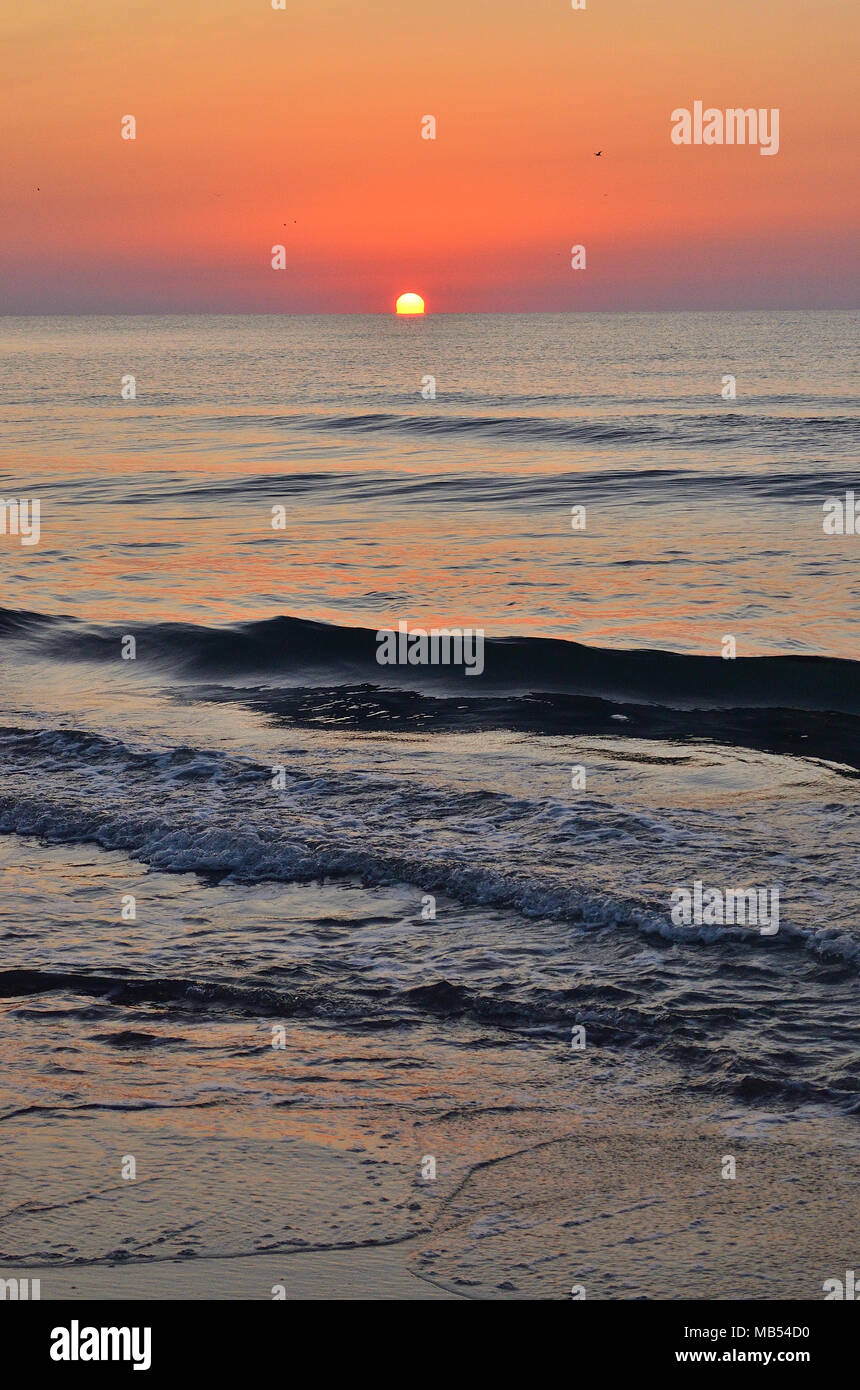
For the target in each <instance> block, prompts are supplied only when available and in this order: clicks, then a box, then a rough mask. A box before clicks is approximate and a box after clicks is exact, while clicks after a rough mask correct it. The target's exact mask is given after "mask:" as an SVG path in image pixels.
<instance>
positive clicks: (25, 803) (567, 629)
mask: <svg viewBox="0 0 860 1390" xmlns="http://www.w3.org/2000/svg"><path fill="white" fill-rule="evenodd" d="M856 341H857V315H856V314H850V313H800V312H798V313H793V312H785V313H772V312H767V313H765V312H761V313H758V312H749V313H684V314H681V313H679V314H644V313H643V314H603V315H600V314H582V315H579V314H569V315H557V316H556V315H474V316H470V315H446V316H439V317H433V316H427V317H425V318H423V319H421V318H419V319H395V318H394V317H388V316H368V317H361V316H343V317H340V316H326V317H262V316H260V317H216V316H198V317H125V318H123V317H116V318H111V317H93V318H75V317H58V318H5V319H0V414H2V420H3V430H2V441H0V474H1V475H2V477H0V497H2V498H3V499H4V500H5V502H6V508H5V513H4V516H5V520H6V523H7V524H6V527H5V534H2V535H0V564H2V578H3V583H2V591H0V640H2V648H0V661H2V668H0V670H2V674H0V755H2V778H0V832H2V834H0V863H1V864H2V874H3V882H4V888H5V892H4V893H3V895H2V905H0V914H2V916H0V929H2V940H3V960H2V967H0V1063H2V1070H1V1071H0V1078H2V1079H0V1122H2V1134H3V1139H4V1144H3V1155H2V1158H0V1171H2V1174H3V1184H2V1186H3V1191H4V1198H3V1201H4V1211H5V1212H6V1215H5V1216H4V1217H3V1219H2V1221H0V1264H2V1265H3V1267H4V1269H7V1270H8V1269H10V1268H14V1269H18V1270H20V1271H21V1272H22V1273H29V1274H31V1275H35V1276H36V1277H40V1278H41V1280H42V1296H43V1297H49V1296H51V1292H52V1290H53V1291H54V1293H55V1294H56V1296H59V1295H60V1294H67V1293H69V1292H72V1293H81V1292H90V1293H92V1292H96V1293H104V1292H106V1291H107V1292H108V1293H112V1294H113V1295H114V1296H130V1297H131V1296H136V1295H139V1294H140V1293H141V1291H143V1292H144V1293H145V1294H146V1295H147V1296H161V1295H163V1294H164V1293H165V1292H170V1291H173V1292H176V1291H177V1290H178V1291H179V1292H180V1295H181V1296H189V1297H212V1296H220V1297H230V1296H238V1292H239V1291H240V1290H241V1291H243V1292H244V1293H245V1294H246V1295H247V1296H258V1297H271V1296H272V1289H273V1288H275V1287H279V1286H280V1285H281V1284H282V1285H283V1287H286V1288H287V1289H290V1288H295V1287H297V1284H296V1280H298V1279H299V1277H300V1276H299V1274H298V1273H297V1270H298V1268H299V1265H300V1264H301V1268H302V1270H304V1271H306V1270H307V1269H308V1268H310V1264H309V1261H311V1260H315V1261H316V1262H317V1266H318V1267H319V1269H322V1268H323V1267H325V1269H326V1270H327V1271H329V1272H328V1273H327V1274H326V1278H330V1279H331V1280H332V1281H333V1288H334V1293H333V1295H332V1296H346V1295H348V1293H349V1290H350V1288H351V1287H352V1285H351V1283H350V1280H351V1279H353V1278H358V1275H357V1274H355V1273H354V1270H355V1268H356V1261H358V1260H359V1259H360V1258H361V1257H362V1253H363V1254H364V1255H368V1254H369V1252H380V1251H388V1252H389V1253H391V1254H392V1258H394V1257H395V1256H396V1260H397V1263H396V1265H386V1266H385V1270H384V1271H383V1272H379V1271H377V1274H375V1275H374V1278H378V1281H379V1282H378V1289H379V1290H380V1295H379V1296H383V1293H384V1291H385V1289H387V1288H389V1287H392V1288H395V1287H396V1289H397V1290H399V1291H400V1292H401V1294H402V1292H403V1290H404V1289H407V1290H408V1289H421V1290H424V1291H428V1290H429V1291H431V1292H436V1293H439V1294H440V1295H449V1296H454V1295H459V1296H467V1297H479V1298H484V1297H496V1298H498V1297H501V1298H504V1297H508V1298H523V1297H526V1298H533V1297H534V1298H538V1297H540V1298H543V1297H549V1298H556V1297H559V1298H560V1297H570V1296H571V1292H570V1291H571V1289H572V1288H577V1289H578V1288H582V1289H584V1290H587V1296H588V1297H589V1298H591V1297H596V1298H642V1297H658V1298H677V1297H684V1296H686V1297H703V1298H705V1297H708V1298H736V1297H737V1298H775V1297H789V1298H814V1297H820V1296H821V1295H820V1289H821V1285H822V1281H823V1280H824V1279H826V1278H827V1277H829V1276H833V1275H840V1276H841V1272H842V1271H844V1270H845V1269H847V1268H851V1267H853V1266H852V1259H854V1260H855V1262H856V1251H854V1250H852V1249H851V1229H850V1227H851V1221H850V1219H849V1218H851V1217H852V1215H854V1214H856V1210H857V1200H856V1191H857V1177H858V1172H860V1165H858V1153H857V1133H856V1116H857V1113H858V1077H860V1054H858V1047H857V974H858V962H860V923H858V916H857V909H856V902H857V892H856V880H857V864H858V840H860V826H858V816H857V810H858V776H860V681H858V642H857V618H856V612H857V601H858V597H860V581H858V565H857V558H858V537H857V535H856V534H855V533H854V527H853V525H852V524H851V523H850V520H849V521H847V522H846V524H845V525H844V527H843V528H842V529H841V531H840V530H837V529H834V528H833V527H831V528H830V529H827V528H826V527H825V524H824V521H825V518H826V516H827V514H828V499H830V509H831V511H832V501H833V499H837V500H838V501H841V502H842V503H843V504H844V506H845V509H846V515H849V516H850V513H851V508H852V506H853V492H856V494H857V496H858V498H860V487H858V486H857V483H858V478H857V469H856V444H857V411H856V347H855V344H856ZM849 497H850V499H851V500H849V501H846V499H848V498H849ZM11 499H17V500H18V501H19V502H20V501H22V500H23V499H27V500H29V501H30V503H31V515H32V502H33V501H34V500H37V501H38V504H39V507H38V531H39V534H38V539H37V540H35V542H34V543H28V538H27V537H26V536H25V535H21V534H18V535H16V534H14V530H15V527H14V525H13V513H12V511H10V506H9V503H10V500H11ZM857 529H860V523H859V524H858V528H857ZM29 539H30V540H31V541H32V540H33V537H30V538H29ZM398 623H406V624H408V626H409V628H410V629H414V628H417V627H421V628H423V629H427V630H429V629H433V628H446V629H450V628H455V627H460V628H464V629H471V630H480V631H481V632H482V633H483V634H484V650H483V663H482V664H483V669H482V671H481V672H480V674H479V673H478V672H477V671H475V672H473V673H467V672H466V670H465V669H464V668H463V667H462V666H460V667H458V666H457V665H449V666H440V665H436V666H431V665H421V664H416V665H381V664H380V663H379V661H378V660H377V650H378V642H377V632H379V631H380V630H383V629H396V628H397V625H398ZM697 884H698V885H699V889H698V893H699V898H698V901H700V902H701V898H702V894H703V893H704V892H707V891H708V890H714V894H715V897H714V899H713V900H716V897H717V896H718V897H719V899H720V902H725V901H726V900H727V895H728V894H730V893H731V894H736V893H741V892H744V893H745V892H747V891H748V890H750V889H753V888H754V889H756V890H761V893H762V894H765V895H769V897H768V898H767V901H768V902H769V903H770V904H771V905H773V903H774V902H776V903H778V914H777V919H776V920H777V921H778V930H775V931H773V932H770V931H764V930H762V929H761V926H760V924H759V925H756V926H754V925H750V923H749V921H740V922H738V921H737V920H735V921H726V920H720V917H719V913H718V911H717V910H715V911H713V912H712V913H711V916H710V918H707V917H706V918H705V919H704V920H697V921H691V922H683V921H679V920H678V912H677V910H675V911H673V906H674V904H676V903H677V901H678V898H677V896H676V897H674V898H673V894H676V895H677V894H678V893H679V891H680V890H688V891H689V893H690V895H691V900H692V897H693V895H694V893H695V892H696V891H697V890H696V887H695V885H697ZM774 895H775V896H774ZM764 900H765V899H764V898H762V899H761V901H762V902H763V901H764ZM698 915H699V916H701V914H698ZM727 1157H731V1158H732V1159H733V1161H734V1162H735V1164H736V1170H737V1173H736V1176H732V1177H727V1175H726V1172H725V1171H724V1168H725V1164H724V1160H725V1159H726V1158H727ZM128 1159H133V1160H134V1163H133V1164H132V1165H129V1164H128V1162H127V1160H128ZM429 1160H432V1162H429ZM131 1168H133V1169H134V1174H133V1175H132V1176H129V1172H130V1171H131ZM34 1194H35V1196H34ZM338 1253H339V1254H340V1255H342V1257H343V1258H342V1260H341V1261H340V1262H338V1261H337V1260H336V1261H335V1265H334V1273H333V1274H332V1273H331V1268H332V1266H331V1260H332V1258H333V1257H334V1256H335V1255H338ZM302 1262H303V1263H302ZM326 1262H328V1263H326ZM231 1271H232V1272H231ZM240 1272H241V1273H240ZM301 1277H303V1278H304V1277H306V1276H305V1275H302V1276H301ZM386 1279H389V1280H393V1281H394V1282H393V1284H390V1285H389V1284H386V1282H385V1280H386ZM398 1280H400V1281H401V1282H398ZM402 1281H405V1282H402ZM407 1296H415V1295H414V1294H413V1293H409V1294H408V1295H407ZM574 1296H580V1295H574Z"/></svg>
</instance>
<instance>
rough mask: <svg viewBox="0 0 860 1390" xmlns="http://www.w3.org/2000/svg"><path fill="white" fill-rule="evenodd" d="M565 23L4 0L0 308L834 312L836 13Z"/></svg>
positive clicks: (845, 187)
mask: <svg viewBox="0 0 860 1390" xmlns="http://www.w3.org/2000/svg"><path fill="white" fill-rule="evenodd" d="M587 3H588V7H587V9H586V10H585V11H581V12H579V11H573V10H572V9H571V7H570V3H569V0H430V3H428V4H409V3H407V0H362V3H361V4H360V5H359V4H349V3H345V0H287V8H286V10H284V11H279V10H278V11H276V10H273V9H272V8H271V0H181V2H180V0H130V2H129V0H123V3H120V2H119V0H74V3H69V4H63V3H60V0H27V3H26V5H20V6H15V7H14V13H13V12H11V11H12V10H13V6H12V5H11V3H10V0H7V6H6V8H7V14H6V15H5V16H4V17H3V19H2V20H0V79H2V80H0V139H2V148H3V158H2V161H0V205H2V209H3V216H2V219H0V310H2V311H3V312H11V313H26V312H39V313H50V312H61V311H72V312H86V311H88V310H89V311H93V312H111V311H117V312H121V311H126V310H127V311H135V312H146V311H152V312H164V311H172V310H176V311H194V310H200V311H224V312H230V311H235V312H241V311H259V312H281V311H296V312H329V311H338V310H344V311H360V312H365V311H368V312H369V311H377V310H383V311H384V310H390V309H391V308H393V303H394V299H395V298H396V296H397V294H399V293H400V292H401V291H402V290H405V289H413V290H417V291H418V292H419V293H421V294H422V295H424V297H425V299H426V300H427V305H428V309H430V310H431V311H433V310H436V311H448V312H452V311H453V312H456V311H471V310H529V309H576V308H591V309H594V308H607V309H623V308H628V307H629V308H661V307H669V308H672V307H678V308H683V307H704V308H710V307H714V308H718V307H723V306H725V307H735V306H750V307H754V306H770V305H772V306H785V307H795V306H796V307H802V306H806V305H809V306H829V305H836V306H839V305H854V304H856V303H857V297H856V289H855V288H853V286H856V280H855V281H854V282H853V286H852V279H851V274H850V269H851V264H852V242H853V241H854V240H855V238H856V225H857V218H856V214H857V195H856V189H857V187H858V186H859V185H860V179H858V169H857V163H856V157H855V156H854V155H853V154H852V150H856V149H857V147H858V139H857V135H858V132H857V118H856V115H855V114H854V113H855V110H856V105H857V103H856V100H852V87H853V85H854V70H855V68H856V52H857V37H858V21H857V15H858V12H860V10H858V6H857V4H856V0H816V3H814V4H811V3H809V0H783V3H779V0H726V2H724V3H716V2H715V3H705V0H667V2H666V3H662V4H659V3H653V4H652V3H646V2H645V0H587ZM697 98H701V99H702V100H704V102H705V104H706V105H713V106H716V107H721V108H725V107H728V106H756V107H760V106H764V107H774V106H775V107H779V109H780V113H781V116H780V125H781V131H780V152H779V154H778V155H776V156H775V157H772V158H765V157H762V156H761V155H760V154H759V152H758V150H757V149H755V148H737V147H735V148H730V147H693V148H679V147H677V146H675V145H673V144H672V143H671V141H670V139H669V131H670V113H671V111H672V110H673V109H674V108H676V107H679V106H687V107H692V104H693V101H694V100H695V99H697ZM127 114H132V115H134V116H135V117H136V121H137V139H136V140H135V141H126V140H122V139H121V138H120V121H121V117H122V116H124V115H127ZM427 114H432V115H434V116H435V117H436V121H437V138H436V140H435V141H430V140H422V139H421V137H420V124H421V118H422V116H424V115H427ZM599 149H602V150H603V151H604V153H603V155H602V156H601V157H600V158H599V159H595V158H594V153H593V152H594V151H595V150H599ZM37 188H38V189H39V191H38V192H37V191H36V190H37ZM285 223H286V226H285V225H284V224H285ZM276 243H283V244H284V245H285V246H286V249H287V269H286V270H285V271H282V272H281V271H277V272H276V271H273V270H272V269H271V266H270V259H271V247H272V246H273V245H274V244H276ZM573 243H583V244H584V245H585V246H586V249H587V258H588V267H587V270H585V271H584V272H574V271H572V270H571V269H570V247H571V245H572V244H573Z"/></svg>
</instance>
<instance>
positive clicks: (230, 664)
mask: <svg viewBox="0 0 860 1390" xmlns="http://www.w3.org/2000/svg"><path fill="white" fill-rule="evenodd" d="M389 621H390V619H388V618H381V620H380V628H383V627H387V626H388V623H389ZM411 626H418V624H413V625H411ZM128 633H131V634H132V635H134V636H135V639H136V643H137V659H138V661H139V662H146V663H150V664H152V663H154V664H155V665H159V664H160V665H162V666H163V667H165V668H167V669H168V670H170V671H171V672H173V673H175V674H176V675H177V676H181V677H185V678H196V679H205V678H220V679H224V680H235V679H240V678H242V677H244V676H247V675H252V674H255V675H259V676H265V677H267V678H268V679H271V680H273V681H275V682H276V683H280V684H282V685H285V686H288V685H294V686H295V685H308V684H312V683H315V682H316V683H319V681H320V679H321V678H322V679H323V681H324V683H332V678H336V679H337V680H341V681H342V680H346V679H348V680H353V681H355V680H359V681H364V682H370V683H372V684H378V685H380V686H385V687H398V688H404V687H405V688H408V689H428V690H432V689H433V688H434V687H435V688H439V687H445V686H447V687H449V688H450V687H451V686H454V687H455V688H456V689H457V690H459V691H460V692H461V693H462V694H463V695H464V696H468V697H474V696H475V695H477V694H479V693H485V692H492V693H494V694H497V693H498V692H500V691H503V692H519V693H525V692H542V691H546V692H553V691H556V692H567V693H570V694H574V695H580V696H593V697H598V698H602V699H607V700H612V701H616V702H617V701H631V702H636V703H640V704H645V705H660V706H665V707H669V708H673V709H688V710H689V709H701V710H711V709H723V710H726V709H742V710H750V709H758V710H764V709H769V710H789V711H806V712H816V711H817V712H822V713H826V712H832V713H834V714H839V715H846V716H851V717H852V718H853V717H856V716H858V715H860V663H858V662H856V661H849V660H847V659H842V658H837V657H824V656H788V655H786V656H751V657H744V656H740V657H737V658H736V659H735V660H724V659H723V658H722V657H719V656H695V655H686V654H683V653H678V652H669V651H660V650H648V649H612V648H604V647H587V646H584V645H582V644H580V643H578V642H567V641H564V640H562V639H559V638H549V637H517V636H510V637H491V638H487V639H486V643H485V655H484V671H483V673H482V674H481V675H473V676H470V677H466V676H465V674H464V671H463V668H462V667H459V668H458V667H453V666H442V665H437V666H433V665H426V666H408V665H403V666H399V665H390V666H382V665H379V663H378V662H377V660H376V654H377V651H378V644H377V640H376V630H374V629H368V628H360V627H345V626H336V625H334V624H329V623H321V622H316V621H312V620H310V619H305V618H297V617H291V616H282V617H274V618H264V619H260V620H259V621H251V622H243V623H234V624H230V625H226V626H223V627H206V626H203V625H199V624H192V623H128V622H127V623H125V624H124V625H123V626H122V627H121V628H120V627H111V626H108V625H99V624H86V623H82V622H77V621H75V620H74V619H72V618H64V617H59V616H56V617H49V616H45V615H43V614H37V613H28V612H24V611H20V610H10V609H2V608H0V636H3V637H5V638H6V639H7V640H10V641H12V640H26V641H28V642H30V643H31V644H32V645H34V646H35V648H36V650H37V651H38V652H39V653H40V654H43V655H47V656H49V657H52V658H54V659H63V658H72V659H78V660H91V661H112V662H115V661H116V660H117V658H118V653H119V651H120V643H121V640H122V638H123V637H124V636H125V635H126V634H128ZM803 732H807V731H806V730H803ZM844 732H845V731H843V733H844ZM848 751H849V752H850V751H851V749H850V747H849V750H848ZM854 751H855V753H856V751H857V750H856V748H855V750H854Z"/></svg>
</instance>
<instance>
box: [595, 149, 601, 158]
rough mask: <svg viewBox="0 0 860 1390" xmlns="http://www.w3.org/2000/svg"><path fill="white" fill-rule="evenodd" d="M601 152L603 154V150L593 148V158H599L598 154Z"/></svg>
mask: <svg viewBox="0 0 860 1390" xmlns="http://www.w3.org/2000/svg"><path fill="white" fill-rule="evenodd" d="M602 154H603V150H595V151H594V158H595V159H599V158H600V156H601V155H602Z"/></svg>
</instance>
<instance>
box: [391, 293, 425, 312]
mask: <svg viewBox="0 0 860 1390" xmlns="http://www.w3.org/2000/svg"><path fill="white" fill-rule="evenodd" d="M395 308H396V310H397V312H398V314H423V313H424V300H423V299H422V298H421V296H420V294H402V295H401V296H400V298H399V299H398V301H397V304H396V305H395Z"/></svg>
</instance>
